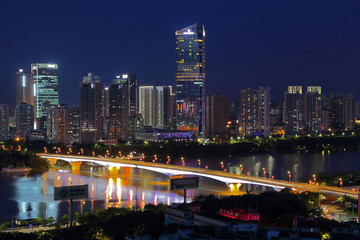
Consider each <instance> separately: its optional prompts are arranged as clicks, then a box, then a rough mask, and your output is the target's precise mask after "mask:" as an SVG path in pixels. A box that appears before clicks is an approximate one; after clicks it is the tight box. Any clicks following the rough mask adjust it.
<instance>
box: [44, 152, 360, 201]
mask: <svg viewBox="0 0 360 240" xmlns="http://www.w3.org/2000/svg"><path fill="white" fill-rule="evenodd" d="M38 156H40V157H42V158H46V159H57V160H63V161H66V162H69V163H74V162H90V163H96V164H98V165H102V166H104V167H108V168H109V167H131V168H140V169H145V170H149V171H153V172H158V173H162V174H165V175H168V176H169V177H170V176H172V175H181V174H182V175H196V176H200V177H206V178H211V179H216V180H218V181H221V182H224V183H225V184H227V185H228V184H231V183H244V184H255V185H261V186H266V187H272V188H280V189H282V188H290V189H292V190H295V191H310V192H318V193H324V194H331V195H339V196H343V195H348V196H351V197H354V198H357V197H358V193H357V192H354V191H349V190H347V189H343V188H338V187H332V186H321V185H312V184H308V183H299V182H292V181H284V180H277V179H271V178H265V177H256V176H249V175H242V174H240V175H239V174H235V173H229V172H224V171H218V170H211V169H204V168H196V167H189V166H179V165H171V164H162V163H154V162H151V163H150V162H144V161H135V160H127V159H118V158H99V157H91V156H77V155H59V154H38Z"/></svg>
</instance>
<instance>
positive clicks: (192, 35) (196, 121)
mask: <svg viewBox="0 0 360 240" xmlns="http://www.w3.org/2000/svg"><path fill="white" fill-rule="evenodd" d="M175 36H176V107H177V116H176V121H177V128H178V130H184V131H191V132H193V133H196V134H198V135H202V134H203V133H204V129H203V126H204V110H205V109H204V108H205V106H204V105H205V101H204V100H205V99H204V97H205V28H204V26H203V25H201V26H198V24H194V25H191V26H189V27H186V28H183V29H181V30H178V31H176V32H175Z"/></svg>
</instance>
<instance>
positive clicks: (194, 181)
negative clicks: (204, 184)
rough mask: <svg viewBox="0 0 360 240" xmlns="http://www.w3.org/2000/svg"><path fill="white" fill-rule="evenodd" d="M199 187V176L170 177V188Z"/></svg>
mask: <svg viewBox="0 0 360 240" xmlns="http://www.w3.org/2000/svg"><path fill="white" fill-rule="evenodd" d="M197 187H199V177H185V178H171V179H170V189H171V190H178V189H188V188H197Z"/></svg>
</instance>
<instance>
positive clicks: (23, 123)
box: [15, 103, 34, 139]
mask: <svg viewBox="0 0 360 240" xmlns="http://www.w3.org/2000/svg"><path fill="white" fill-rule="evenodd" d="M15 119H16V136H17V137H20V138H22V139H27V135H28V133H30V131H32V130H34V106H33V105H31V104H27V103H19V104H16V107H15Z"/></svg>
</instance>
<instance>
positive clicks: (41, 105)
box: [31, 63, 59, 130]
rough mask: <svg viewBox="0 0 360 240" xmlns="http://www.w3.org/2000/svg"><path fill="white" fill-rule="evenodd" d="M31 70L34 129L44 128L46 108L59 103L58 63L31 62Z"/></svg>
mask: <svg viewBox="0 0 360 240" xmlns="http://www.w3.org/2000/svg"><path fill="white" fill-rule="evenodd" d="M31 71H32V74H33V78H34V84H35V90H34V92H35V118H36V127H35V128H36V129H40V130H46V129H44V127H45V124H44V122H45V121H46V115H47V110H48V109H50V108H54V107H57V106H58V105H59V82H58V80H59V79H58V76H59V73H58V65H57V64H48V63H33V64H31Z"/></svg>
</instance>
